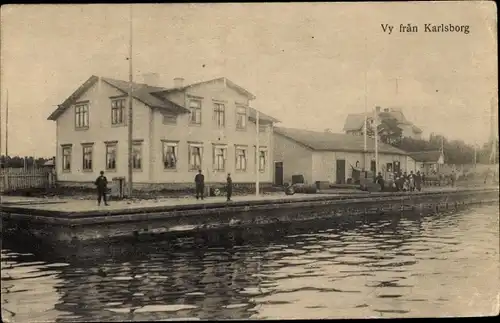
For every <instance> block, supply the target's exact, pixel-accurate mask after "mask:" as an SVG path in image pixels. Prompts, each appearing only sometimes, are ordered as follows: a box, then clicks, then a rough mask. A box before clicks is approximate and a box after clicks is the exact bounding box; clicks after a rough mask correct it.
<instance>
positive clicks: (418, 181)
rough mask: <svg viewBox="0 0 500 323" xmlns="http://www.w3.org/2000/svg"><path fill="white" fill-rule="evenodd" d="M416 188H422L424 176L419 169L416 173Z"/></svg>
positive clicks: (419, 189)
mask: <svg viewBox="0 0 500 323" xmlns="http://www.w3.org/2000/svg"><path fill="white" fill-rule="evenodd" d="M415 188H416V189H417V191H419V192H420V191H421V190H422V177H421V175H420V171H419V170H418V171H417V175H415Z"/></svg>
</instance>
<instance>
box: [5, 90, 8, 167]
mask: <svg viewBox="0 0 500 323" xmlns="http://www.w3.org/2000/svg"><path fill="white" fill-rule="evenodd" d="M6 100H7V101H6V104H5V167H7V158H8V156H9V90H7V97H6Z"/></svg>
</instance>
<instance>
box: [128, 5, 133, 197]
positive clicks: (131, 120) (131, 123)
mask: <svg viewBox="0 0 500 323" xmlns="http://www.w3.org/2000/svg"><path fill="white" fill-rule="evenodd" d="M128 63H129V65H128V66H129V76H128V78H129V88H128V197H129V198H131V197H132V191H133V188H132V183H133V180H132V175H133V172H132V167H133V156H132V138H133V137H132V130H133V128H132V126H133V117H132V113H133V109H132V90H133V89H132V82H133V76H132V5H130V43H129V55H128Z"/></svg>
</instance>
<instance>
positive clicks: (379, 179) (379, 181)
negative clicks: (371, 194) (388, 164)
mask: <svg viewBox="0 0 500 323" xmlns="http://www.w3.org/2000/svg"><path fill="white" fill-rule="evenodd" d="M375 182H376V183H377V184H378V185H380V191H381V192H383V191H384V186H385V185H384V184H385V183H384V177H383V176H382V173H381V172H378V175H377V177H376V178H375Z"/></svg>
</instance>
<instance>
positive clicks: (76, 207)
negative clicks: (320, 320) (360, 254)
mask: <svg viewBox="0 0 500 323" xmlns="http://www.w3.org/2000/svg"><path fill="white" fill-rule="evenodd" d="M497 188H498V187H496V186H484V187H481V189H497ZM462 189H463V188H456V187H437V186H436V187H428V188H426V189H425V190H423V191H422V192H371V193H368V192H363V191H357V190H330V192H329V193H327V194H326V193H321V192H319V193H317V194H294V195H285V193H284V192H275V193H271V194H263V195H259V196H256V195H245V196H233V197H232V198H231V200H232V201H230V202H226V197H225V196H217V197H206V198H205V199H204V200H196V198H194V197H183V198H157V199H144V200H143V199H131V200H118V201H111V202H110V205H109V206H104V205H103V204H102V205H101V206H98V205H97V202H96V201H95V200H80V199H77V198H57V197H49V198H34V197H22V196H1V200H2V206H3V207H22V208H23V209H26V210H34V211H36V210H44V211H49V212H50V211H53V212H68V213H72V212H89V211H90V212H92V211H94V212H95V211H97V212H100V211H102V212H109V211H113V213H115V212H119V211H121V210H123V211H131V210H141V209H143V210H145V209H149V208H153V209H156V208H158V207H167V208H169V207H176V206H181V207H185V206H193V207H196V206H197V205H198V206H199V208H200V209H201V208H204V207H206V206H210V205H221V204H229V205H230V204H235V205H238V204H241V203H247V202H248V203H249V204H254V203H256V202H259V204H260V203H265V202H267V203H275V202H287V201H288V202H300V201H303V200H317V199H319V200H321V199H325V198H328V199H345V198H363V197H390V196H398V195H403V196H408V195H412V194H413V195H415V194H426V193H439V192H443V193H444V192H455V191H458V190H462Z"/></svg>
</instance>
